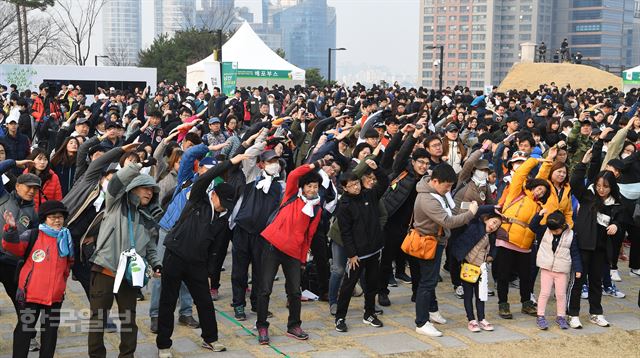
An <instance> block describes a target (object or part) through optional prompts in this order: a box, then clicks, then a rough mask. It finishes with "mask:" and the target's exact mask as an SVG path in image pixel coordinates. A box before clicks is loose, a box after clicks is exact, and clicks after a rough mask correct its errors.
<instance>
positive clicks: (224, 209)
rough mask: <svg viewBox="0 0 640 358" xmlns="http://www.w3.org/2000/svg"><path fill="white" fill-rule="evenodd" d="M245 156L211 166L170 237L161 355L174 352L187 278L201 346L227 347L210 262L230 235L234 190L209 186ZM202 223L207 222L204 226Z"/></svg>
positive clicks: (160, 331)
mask: <svg viewBox="0 0 640 358" xmlns="http://www.w3.org/2000/svg"><path fill="white" fill-rule="evenodd" d="M246 158H247V156H246V155H244V154H242V155H237V156H235V157H233V158H232V159H231V160H230V161H225V162H222V163H220V164H218V165H217V166H215V167H213V168H211V169H209V170H207V172H206V173H204V174H203V175H202V176H200V177H199V178H198V179H197V180H196V181H195V183H193V187H192V189H191V194H190V196H189V201H188V202H187V204H186V205H185V207H184V209H183V211H182V214H181V217H180V219H179V220H178V224H177V225H176V226H174V227H173V229H172V230H171V232H169V234H168V235H167V237H166V239H165V243H164V245H165V246H166V251H165V254H164V259H163V267H166V271H164V272H165V274H164V275H163V276H162V291H161V294H160V314H159V316H158V337H157V338H156V345H157V346H158V349H159V355H160V356H161V357H163V356H167V357H170V356H171V352H170V348H171V344H172V341H171V335H172V333H173V324H174V316H173V314H174V311H175V309H176V302H177V300H178V293H179V292H180V285H181V283H182V282H183V281H184V283H185V284H186V285H187V288H188V289H189V292H190V293H191V296H192V297H193V301H194V302H195V304H196V307H197V308H198V318H199V319H200V326H201V327H202V335H201V336H202V339H203V341H202V347H203V348H205V349H209V350H212V351H214V352H221V351H224V350H226V348H225V346H224V345H222V344H220V343H216V342H217V341H218V326H217V323H216V317H215V313H214V307H213V301H212V300H211V296H210V295H209V275H208V269H207V267H208V263H209V261H212V260H215V256H216V253H217V250H216V249H217V246H216V241H218V240H220V237H221V236H223V235H230V234H231V232H230V230H229V222H228V217H229V215H230V214H229V211H230V210H232V209H233V206H234V203H235V190H234V189H233V187H232V186H231V185H229V184H227V183H220V184H217V185H215V187H213V188H211V187H210V186H211V182H213V179H215V178H217V177H219V176H222V175H223V174H224V173H225V172H226V171H227V170H228V169H229V168H231V166H232V165H236V164H238V163H240V162H241V161H242V160H243V159H246ZM203 223H206V224H204V225H203Z"/></svg>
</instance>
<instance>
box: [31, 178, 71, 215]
mask: <svg viewBox="0 0 640 358" xmlns="http://www.w3.org/2000/svg"><path fill="white" fill-rule="evenodd" d="M24 173H29V169H25V170H24ZM49 174H51V178H49V180H47V181H46V182H44V183H42V189H41V190H40V191H38V193H37V194H36V196H35V197H34V198H33V205H34V210H35V211H36V213H37V212H38V208H39V207H40V204H42V203H44V202H45V201H49V200H58V201H60V200H62V186H61V185H60V179H59V178H58V174H56V173H55V172H54V171H53V170H51V169H49Z"/></svg>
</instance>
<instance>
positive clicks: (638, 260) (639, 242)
mask: <svg viewBox="0 0 640 358" xmlns="http://www.w3.org/2000/svg"><path fill="white" fill-rule="evenodd" d="M627 232H628V233H629V241H631V248H630V249H629V268H630V269H634V270H637V269H640V227H638V226H635V225H630V226H629V227H628V228H627Z"/></svg>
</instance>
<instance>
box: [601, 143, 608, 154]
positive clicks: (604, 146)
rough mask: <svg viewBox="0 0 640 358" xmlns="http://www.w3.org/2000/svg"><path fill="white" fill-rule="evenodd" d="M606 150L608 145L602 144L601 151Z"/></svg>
mask: <svg viewBox="0 0 640 358" xmlns="http://www.w3.org/2000/svg"><path fill="white" fill-rule="evenodd" d="M607 150H609V146H608V145H607V144H603V145H602V151H603V152H605V153H606V152H607Z"/></svg>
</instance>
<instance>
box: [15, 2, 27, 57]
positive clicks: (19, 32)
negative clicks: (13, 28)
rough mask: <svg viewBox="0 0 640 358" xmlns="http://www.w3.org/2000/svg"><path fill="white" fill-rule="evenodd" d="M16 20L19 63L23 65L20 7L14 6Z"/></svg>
mask: <svg viewBox="0 0 640 358" xmlns="http://www.w3.org/2000/svg"><path fill="white" fill-rule="evenodd" d="M16 19H17V20H18V50H19V52H20V63H21V64H24V62H25V61H24V47H23V46H22V17H21V16H20V5H18V4H16Z"/></svg>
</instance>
